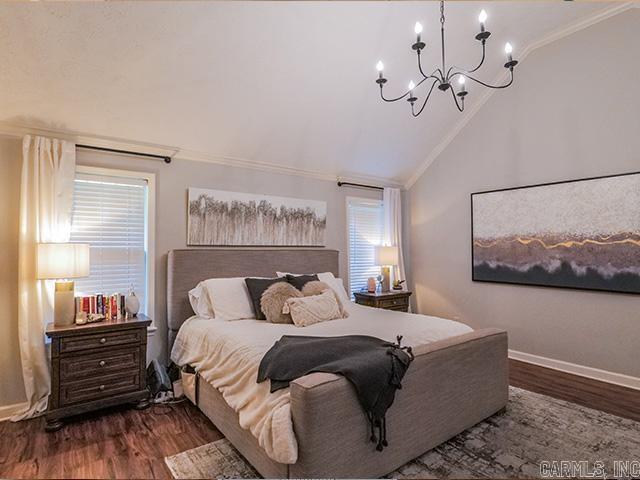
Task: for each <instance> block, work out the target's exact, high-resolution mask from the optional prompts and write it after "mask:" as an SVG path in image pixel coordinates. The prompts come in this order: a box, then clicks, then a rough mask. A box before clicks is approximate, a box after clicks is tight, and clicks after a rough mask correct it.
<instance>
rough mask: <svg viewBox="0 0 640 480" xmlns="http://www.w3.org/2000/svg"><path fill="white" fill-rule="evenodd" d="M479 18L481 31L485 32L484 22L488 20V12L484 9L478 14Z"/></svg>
mask: <svg viewBox="0 0 640 480" xmlns="http://www.w3.org/2000/svg"><path fill="white" fill-rule="evenodd" d="M478 20H480V31H481V32H484V24H485V22H486V21H487V12H485V11H484V10H482V11H481V12H480V15H478Z"/></svg>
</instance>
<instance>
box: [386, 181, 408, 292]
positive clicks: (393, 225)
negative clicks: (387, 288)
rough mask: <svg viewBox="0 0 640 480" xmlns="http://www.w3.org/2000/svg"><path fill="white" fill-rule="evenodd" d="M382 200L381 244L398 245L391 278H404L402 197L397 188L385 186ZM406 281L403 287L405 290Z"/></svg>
mask: <svg viewBox="0 0 640 480" xmlns="http://www.w3.org/2000/svg"><path fill="white" fill-rule="evenodd" d="M382 200H383V203H384V206H383V209H384V214H383V219H384V236H383V241H382V243H383V245H388V246H392V247H398V259H399V262H398V265H397V266H396V267H394V269H393V278H394V279H400V280H406V279H407V277H406V276H405V270H404V255H403V252H402V197H401V195H400V189H399V188H387V187H385V189H384V191H383V194H382ZM406 286H407V284H406V282H405V283H404V284H403V289H405V290H406Z"/></svg>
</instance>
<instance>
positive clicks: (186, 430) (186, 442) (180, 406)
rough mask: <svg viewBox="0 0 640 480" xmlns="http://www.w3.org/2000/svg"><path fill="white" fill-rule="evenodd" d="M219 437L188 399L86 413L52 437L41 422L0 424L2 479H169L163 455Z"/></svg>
mask: <svg viewBox="0 0 640 480" xmlns="http://www.w3.org/2000/svg"><path fill="white" fill-rule="evenodd" d="M220 438H222V434H221V433H220V432H219V431H218V430H216V428H215V427H214V426H213V424H212V423H211V422H210V421H209V420H208V419H207V418H206V417H205V416H204V415H203V414H202V413H201V412H200V411H199V410H198V409H197V408H196V407H194V406H193V405H192V404H191V403H190V402H189V401H184V402H181V403H177V404H173V405H166V406H165V405H153V406H151V407H150V408H148V409H147V410H135V409H133V408H124V407H120V408H113V409H109V410H106V411H105V410H103V411H101V412H96V413H94V414H91V415H84V416H83V417H82V418H81V419H78V420H77V421H71V422H69V423H68V424H67V425H66V426H65V427H64V428H62V429H61V430H59V431H57V432H54V433H46V432H45V431H44V418H43V417H39V418H36V419H33V420H27V421H23V422H18V423H13V422H8V421H7V422H1V423H0V478H161V479H171V478H172V476H171V472H170V471H169V469H168V468H167V466H166V465H165V463H164V457H165V456H168V455H173V454H176V453H179V452H183V451H185V450H188V449H190V448H194V447H197V446H199V445H204V444H205V443H209V442H213V441H215V440H218V439H220Z"/></svg>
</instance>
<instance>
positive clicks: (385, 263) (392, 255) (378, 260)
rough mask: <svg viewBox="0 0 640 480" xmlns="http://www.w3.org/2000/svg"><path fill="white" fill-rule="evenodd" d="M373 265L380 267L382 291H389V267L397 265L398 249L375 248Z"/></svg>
mask: <svg viewBox="0 0 640 480" xmlns="http://www.w3.org/2000/svg"><path fill="white" fill-rule="evenodd" d="M375 264H376V265H380V266H381V267H382V291H383V292H389V291H390V290H391V267H394V266H396V265H398V247H386V246H384V247H383V246H376V248H375Z"/></svg>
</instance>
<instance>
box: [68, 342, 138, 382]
mask: <svg viewBox="0 0 640 480" xmlns="http://www.w3.org/2000/svg"><path fill="white" fill-rule="evenodd" d="M101 350H103V352H102V353H97V354H96V353H91V354H84V355H82V354H78V355H75V356H67V357H63V358H61V359H60V378H61V379H62V380H76V379H81V378H85V377H95V376H96V375H107V374H110V373H114V372H119V371H121V370H129V371H131V370H135V369H136V368H140V348H139V347H129V348H124V349H120V350H110V351H105V349H101Z"/></svg>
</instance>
